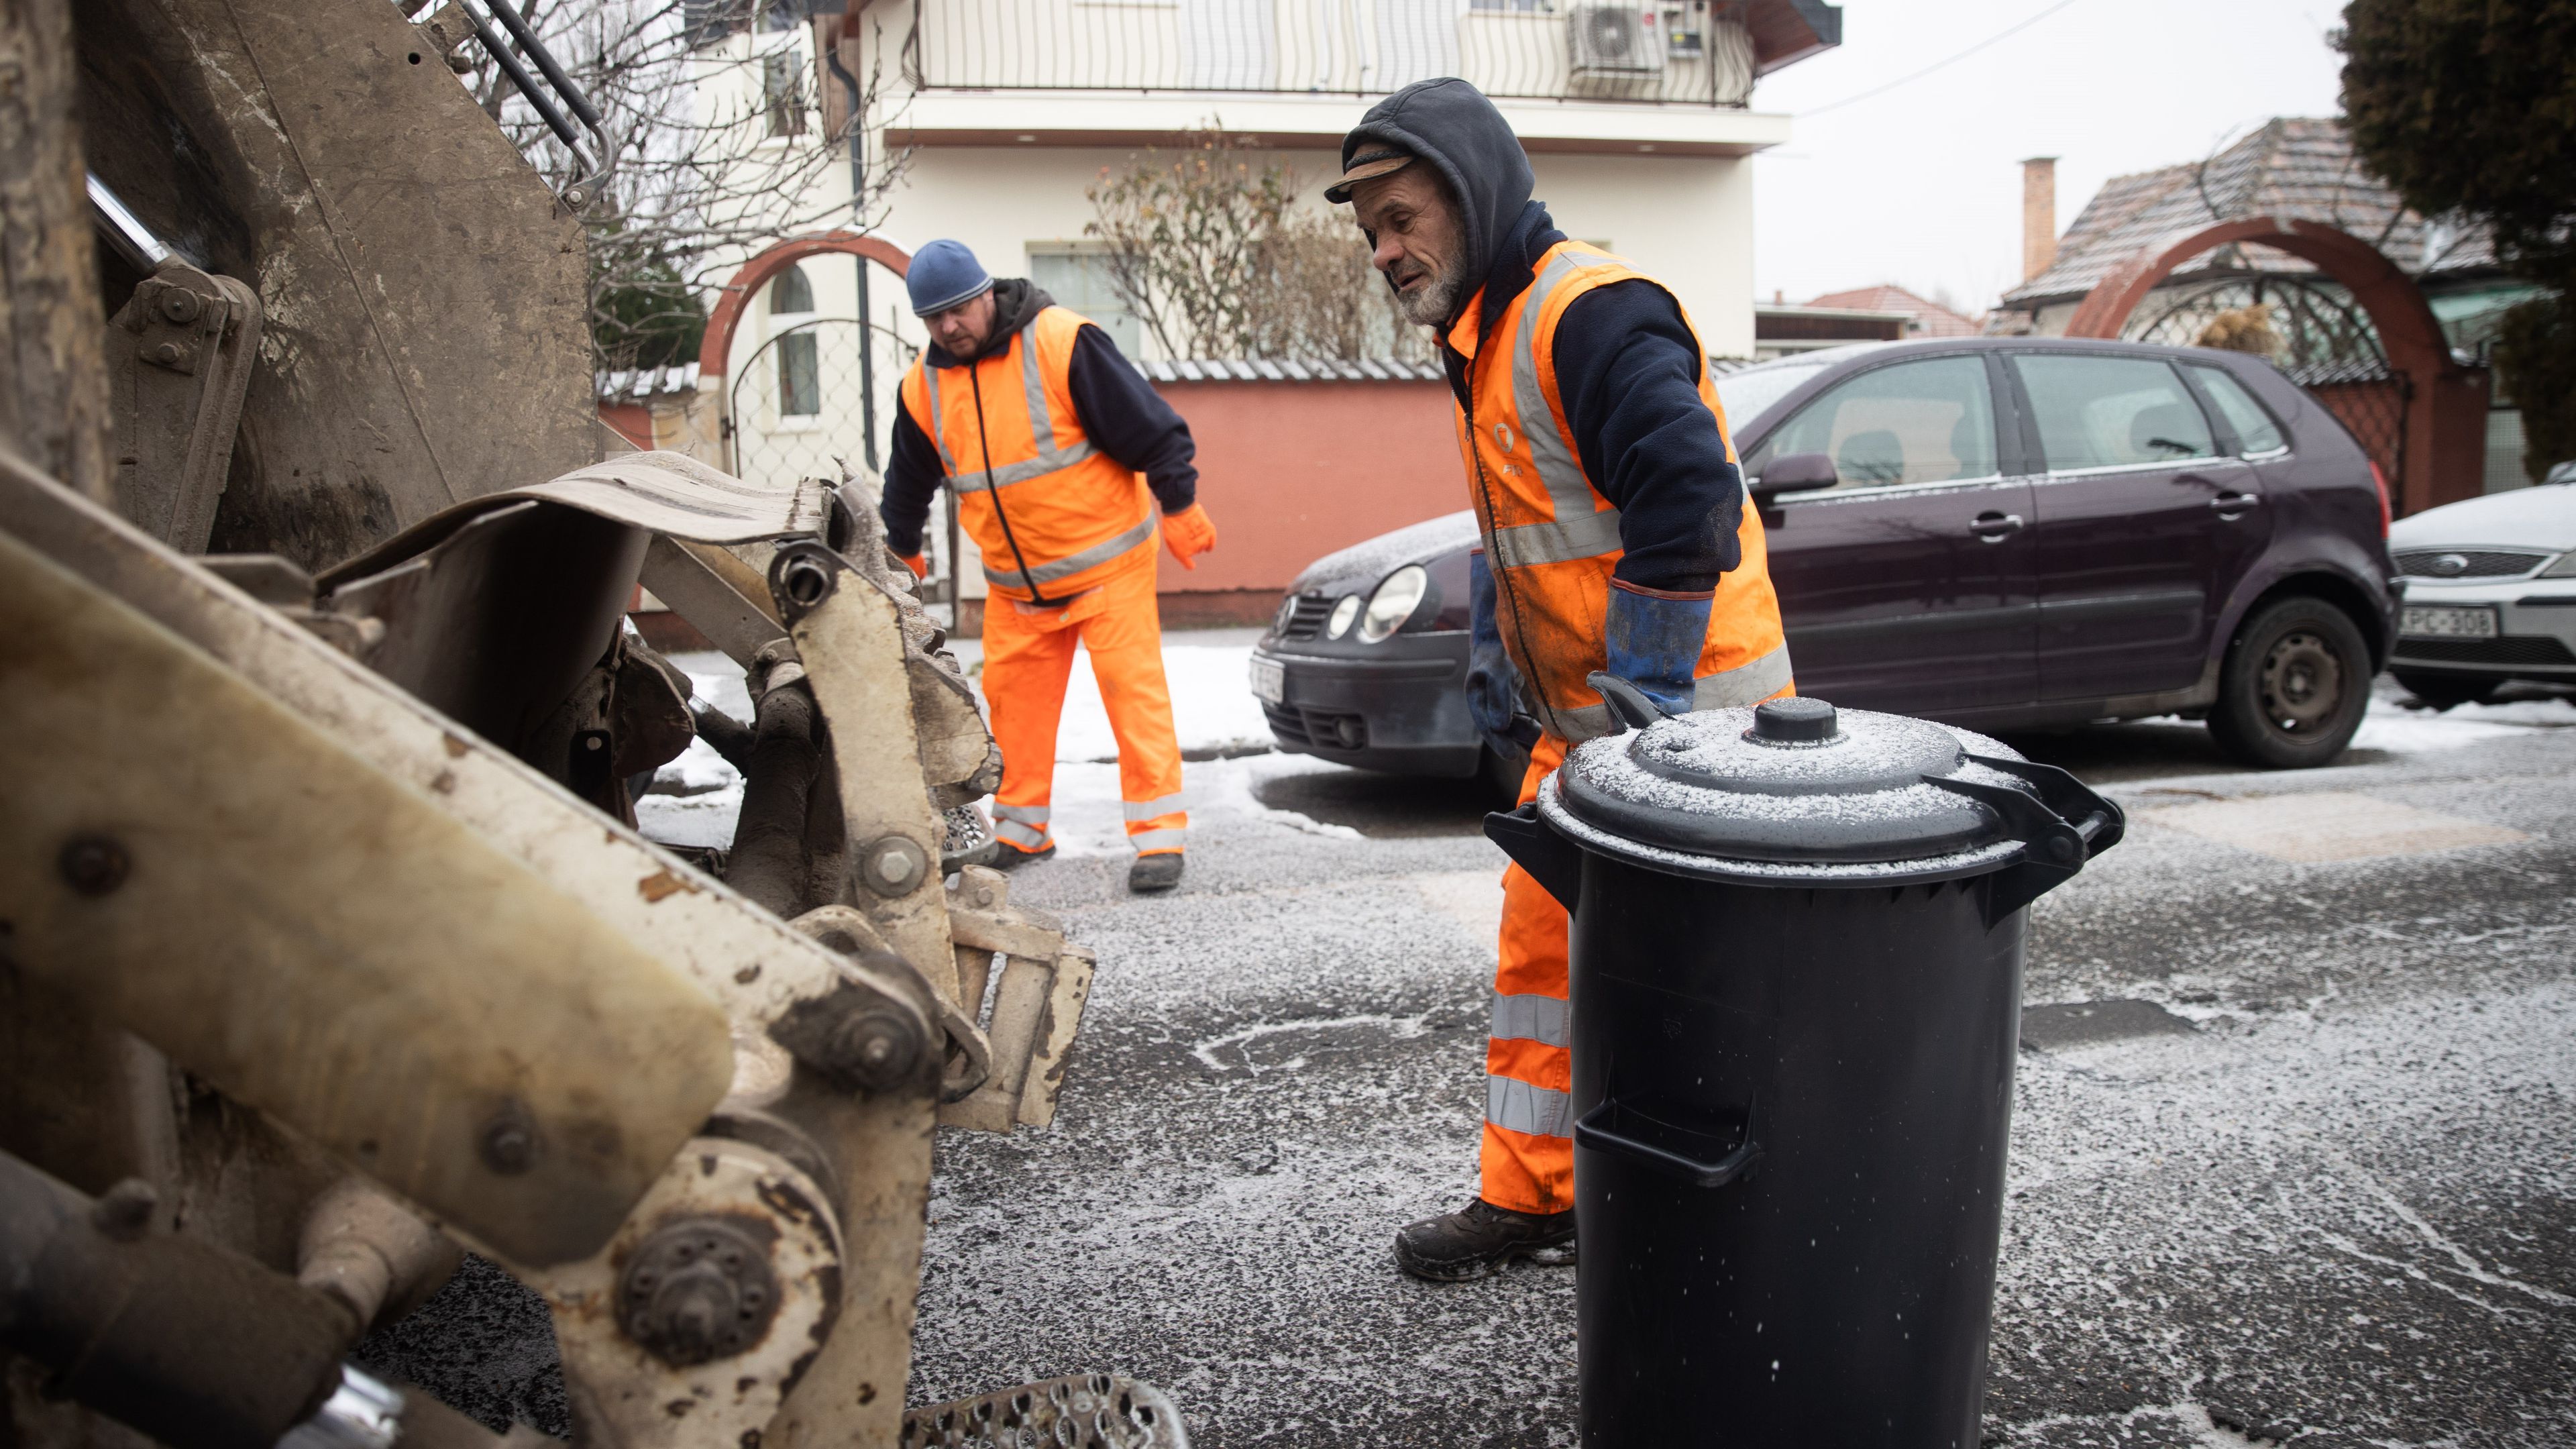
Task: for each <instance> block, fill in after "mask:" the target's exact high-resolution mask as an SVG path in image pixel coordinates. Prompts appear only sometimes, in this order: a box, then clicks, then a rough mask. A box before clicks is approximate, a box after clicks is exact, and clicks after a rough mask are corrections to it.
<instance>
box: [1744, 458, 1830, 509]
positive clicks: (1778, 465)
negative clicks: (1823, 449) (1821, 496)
mask: <svg viewBox="0 0 2576 1449" xmlns="http://www.w3.org/2000/svg"><path fill="white" fill-rule="evenodd" d="M1842 481H1843V475H1842V474H1840V473H1838V472H1836V471H1835V470H1834V460H1833V459H1832V458H1829V457H1827V456H1826V455H1824V454H1822V453H1788V454H1784V455H1782V456H1780V457H1777V458H1774V459H1772V460H1771V461H1770V462H1769V463H1767V464H1765V465H1763V468H1762V476H1761V477H1759V478H1756V479H1754V480H1753V496H1754V497H1755V498H1763V499H1767V498H1770V497H1772V496H1773V495H1775V494H1780V493H1808V492H1813V491H1814V490H1816V489H1818V488H1831V487H1833V486H1834V485H1835V484H1837V483H1840V482H1842Z"/></svg>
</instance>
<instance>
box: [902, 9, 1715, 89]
mask: <svg viewBox="0 0 2576 1449" xmlns="http://www.w3.org/2000/svg"><path fill="white" fill-rule="evenodd" d="M1739 13H1740V12H1739V7H1738V6H1737V5H1736V4H1735V3H1732V0H1679V3H1664V0H1623V3H1591V0H920V3H919V5H918V6H917V8H916V9H915V10H914V12H913V14H914V21H913V30H912V33H911V36H910V37H909V39H908V40H907V42H906V55H905V69H906V72H907V74H908V76H909V78H910V79H911V80H912V81H913V83H914V84H915V85H918V86H920V87H923V88H925V89H960V90H1074V91H1102V90H1114V91H1219V92H1223V91H1242V92H1266V93H1272V94H1278V93H1292V94H1319V95H1359V96H1367V95H1383V94H1385V93H1387V92H1389V91H1392V90H1395V89H1397V88H1398V87H1400V86H1403V85H1406V84H1409V83H1410V82H1413V81H1417V80H1424V79H1427V78H1429V77H1432V76H1443V75H1455V76H1464V77H1466V78H1467V79H1468V80H1471V81H1473V82H1475V83H1476V84H1477V86H1478V87H1480V88H1481V89H1483V90H1484V92H1485V93H1486V94H1488V95H1492V96H1499V97H1508V98H1515V99H1542V100H1579V101H1625V102H1643V103H1648V104H1662V105H1702V106H1733V107H1740V106H1742V105H1744V104H1745V103H1746V101H1747V99H1748V98H1749V97H1750V96H1751V94H1752V91H1753V44H1752V41H1751V40H1750V39H1749V37H1748V35H1747V32H1746V30H1745V28H1744V26H1743V25H1742V24H1741V23H1740V21H1739V20H1738V18H1737V16H1738V14H1739Z"/></svg>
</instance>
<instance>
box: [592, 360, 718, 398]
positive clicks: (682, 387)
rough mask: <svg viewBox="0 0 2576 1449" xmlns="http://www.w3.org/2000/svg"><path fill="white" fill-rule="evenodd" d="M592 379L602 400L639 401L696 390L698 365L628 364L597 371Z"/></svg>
mask: <svg viewBox="0 0 2576 1449" xmlns="http://www.w3.org/2000/svg"><path fill="white" fill-rule="evenodd" d="M592 381H593V383H594V385H595V386H597V388H598V389H599V400H600V401H601V402H604V403H620V402H642V401H644V400H645V399H647V398H656V397H669V396H671V395H672V394H673V393H692V392H696V391H697V390H698V365H697V364H696V363H694V362H692V363H687V364H685V365H683V366H680V367H647V368H640V369H637V368H627V369H621V370H618V371H614V372H601V373H598V374H596V375H595V376H594V377H593V379H592Z"/></svg>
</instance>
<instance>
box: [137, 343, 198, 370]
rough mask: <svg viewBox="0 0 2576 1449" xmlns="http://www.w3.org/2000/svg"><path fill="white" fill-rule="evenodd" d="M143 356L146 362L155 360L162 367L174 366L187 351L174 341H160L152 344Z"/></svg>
mask: <svg viewBox="0 0 2576 1449" xmlns="http://www.w3.org/2000/svg"><path fill="white" fill-rule="evenodd" d="M143 356H144V360H146V361H148V362H157V363H160V364H161V365H162V366H164V367H176V366H178V364H179V359H180V358H182V357H185V356H187V353H186V351H185V350H184V349H182V348H181V347H180V346H179V344H178V343H176V342H162V343H156V344H154V346H153V348H152V350H151V351H149V352H146V353H144V354H143Z"/></svg>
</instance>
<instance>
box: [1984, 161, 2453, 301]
mask: <svg viewBox="0 0 2576 1449" xmlns="http://www.w3.org/2000/svg"><path fill="white" fill-rule="evenodd" d="M2249 216H2277V217H2283V218H2286V219H2289V220H2294V221H2318V222H2324V223H2326V224H2327V225H2330V226H2335V227H2339V228H2341V229H2343V230H2344V231H2347V232H2350V233H2352V234H2353V235H2354V236H2357V237H2360V238H2361V239H2362V240H2364V241H2367V242H2370V243H2372V244H2374V245H2376V246H2377V247H2378V248H2379V249H2380V250H2381V251H2382V252H2384V253H2386V254H2387V256H2388V258H2389V259H2390V260H2391V261H2394V262H2396V263H2397V265H2398V266H2400V267H2402V268H2404V269H2405V270H2406V271H2408V272H2412V273H2417V274H2421V273H2423V272H2426V271H2454V270H2461V269H2465V268H2470V267H2480V266H2487V265H2490V264H2492V262H2493V260H2494V253H2493V251H2492V249H2491V248H2490V247H2489V246H2488V244H2487V239H2486V237H2485V236H2484V234H2483V233H2480V232H2474V231H2472V232H2467V233H2463V232H2462V231H2460V230H2459V229H2457V228H2454V227H2446V226H2442V225H2438V224H2428V223H2427V222H2426V221H2425V220H2424V219H2423V218H2422V217H2420V216H2417V215H2416V214H2415V213H2413V212H2411V211H2407V210H2405V209H2404V208H2403V207H2402V206H2400V205H2399V203H2398V200H2397V195H2396V193H2395V192H2392V191H2390V190H2389V189H2388V188H2387V187H2386V186H2385V185H2383V184H2382V183H2381V182H2380V181H2379V180H2378V179H2377V178H2376V177H2373V176H2371V175H2370V174H2369V173H2368V172H2366V171H2364V170H2363V169H2362V168H2361V163H2360V161H2359V160H2358V159H2357V158H2355V157H2354V155H2353V154H2352V143H2351V141H2350V139H2349V138H2347V137H2346V136H2345V135H2344V131H2343V127H2342V126H2341V125H2339V124H2337V123H2336V122H2334V121H2331V120H2304V119H2297V118H2293V117H2286V116H2285V117H2280V118H2276V119H2274V120H2272V121H2270V122H2268V123H2266V124H2265V125H2264V126H2262V127H2261V128H2260V129H2259V130H2256V131H2255V132H2254V133H2253V134H2251V135H2249V136H2247V137H2246V138H2245V139H2243V140H2241V141H2239V142H2237V143H2236V144H2235V145H2233V146H2230V147H2228V148H2227V149H2226V150H2224V151H2222V152H2220V153H2218V154H2217V155H2216V156H2213V157H2211V158H2209V160H2208V161H2206V162H2200V161H2186V162H2184V163H2182V164H2180V165H2178V166H2166V167H2162V168H2159V169H2157V170H2154V171H2141V172H2138V173H2136V174H2134V175H2130V176H2115V177H2112V178H2111V179H2110V180H2109V181H2107V182H2105V183H2103V186H2102V189H2101V190H2100V191H2097V192H2095V193H2093V199H2092V200H2091V201H2088V202H2086V203H2085V204H2084V210H2083V211H2082V212H2080V213H2078V214H2077V216H2076V218H2075V223H2074V225H2072V226H2069V227H2068V228H2067V229H2066V233H2065V235H2063V236H2061V237H2059V238H2058V239H2057V260H2056V261H2055V262H2054V263H2053V264H2051V265H2050V267H2049V269H2048V270H2047V271H2045V272H2042V273H2040V274H2039V275H2038V276H2036V277H2033V278H2031V279H2030V280H2029V281H2027V282H2024V283H2022V284H2021V285H2020V286H2018V287H2015V288H2013V289H2012V290H2011V291H2009V292H2006V293H2005V294H2004V298H2003V301H2004V305H2005V306H2006V307H2029V306H2031V305H2033V304H2035V303H2038V302H2042V301H2046V300H2050V299H2058V298H2067V297H2075V296H2081V295H2082V294H2084V293H2086V292H2089V291H2091V290H2092V289H2093V284H2094V283H2096V282H2099V281H2101V280H2102V278H2103V277H2105V276H2107V275H2109V274H2110V272H2111V271H2112V270H2113V269H2114V268H2116V267H2117V266H2119V265H2120V264H2121V263H2122V262H2124V261H2127V260H2128V259H2129V258H2130V257H2131V256H2133V255H2135V254H2136V253H2137V251H2138V250H2139V248H2141V247H2144V246H2147V245H2149V244H2150V243H2153V242H2156V241H2159V240H2162V239H2165V238H2168V237H2179V236H2183V235H2186V234H2188V233H2190V232H2192V231H2196V230H2198V229H2200V228H2202V227H2206V226H2212V225H2215V224H2216V223H2218V222H2220V221H2222V220H2227V219H2230V218H2235V217H2249ZM2212 269H2224V270H2228V271H2248V270H2261V271H2284V272H2305V271H2312V270H2314V269H2313V268H2312V267H2310V266H2309V265H2308V264H2307V263H2306V262H2303V261H2300V260H2299V259H2297V258H2296V257H2291V256H2287V255H2284V254H2282V253H2280V252H2276V251H2271V250H2269V249H2258V250H2251V251H2248V250H2241V249H2239V248H2236V247H2221V248H2219V249H2217V250H2216V251H2212V252H2205V253H2203V254H2201V255H2200V256H2197V257H2194V258H2192V259H2191V260H2190V261H2188V262H2185V263H2183V265H2182V266H2180V267H2178V268H2176V269H2175V275H2176V276H2184V277H2187V276H2189V275H2191V274H2192V273H2195V272H2202V271H2209V270H2212Z"/></svg>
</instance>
